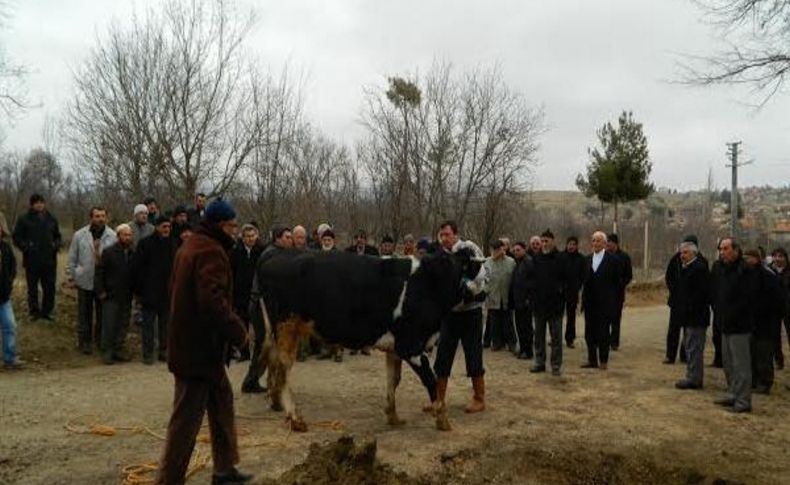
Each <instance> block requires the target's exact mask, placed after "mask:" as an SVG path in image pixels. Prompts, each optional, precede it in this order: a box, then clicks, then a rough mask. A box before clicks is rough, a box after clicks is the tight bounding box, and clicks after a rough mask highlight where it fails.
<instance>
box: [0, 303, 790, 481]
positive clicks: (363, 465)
mask: <svg viewBox="0 0 790 485" xmlns="http://www.w3.org/2000/svg"><path fill="white" fill-rule="evenodd" d="M666 319H667V312H666V308H665V307H662V306H649V307H641V308H629V309H628V310H627V313H626V315H625V318H624V323H623V328H624V331H623V333H624V336H623V342H622V350H620V351H619V352H617V353H614V354H613V356H612V358H611V362H610V369H609V371H607V372H601V371H588V370H582V369H580V368H579V365H580V364H581V363H582V361H583V360H584V352H585V350H584V344H583V340H580V341H579V342H578V345H577V348H576V349H572V350H568V349H564V350H563V351H564V353H565V355H564V357H565V363H564V373H563V376H562V377H560V378H556V377H552V376H550V375H546V374H543V375H532V374H529V373H528V372H527V370H528V368H529V365H530V363H528V362H524V361H518V360H516V359H514V358H513V357H512V356H511V355H509V354H506V353H503V352H497V353H491V352H487V353H486V354H485V364H486V368H487V376H486V379H487V402H488V409H487V410H486V412H484V413H482V414H479V415H474V416H468V415H465V414H464V412H463V407H464V406H465V404H466V402H467V400H468V398H469V395H470V393H471V386H470V383H469V381H468V379H466V378H465V377H464V376H463V362H462V361H457V362H456V367H455V371H456V372H455V375H454V377H453V378H452V379H451V382H450V389H449V409H450V420H451V423H452V425H453V427H454V430H453V431H451V432H446V433H443V432H438V431H436V430H435V429H434V426H433V424H434V423H433V420H432V419H431V418H430V417H429V416H427V415H425V414H423V413H422V412H421V410H420V408H421V406H422V405H423V404H424V403H425V401H426V396H425V393H424V391H423V390H422V389H421V388H420V385H419V382H418V380H417V379H416V377H415V376H413V375H412V374H411V373H408V372H406V373H405V374H404V380H403V383H402V384H401V388H400V390H399V412H400V416H401V418H404V419H406V420H407V423H406V424H405V425H404V426H403V427H400V428H390V427H388V426H387V425H386V424H385V419H384V414H383V412H382V409H383V404H384V390H385V381H384V374H385V369H384V357H383V356H382V355H381V354H376V353H374V355H372V356H370V357H365V356H353V357H352V356H346V360H345V362H343V363H341V364H337V363H334V362H328V361H315V360H311V361H308V362H306V363H303V364H297V366H296V367H295V369H294V373H293V377H294V379H293V382H294V389H295V392H296V396H297V400H298V402H299V404H300V407H301V410H302V412H303V414H304V416H305V418H306V419H307V421H308V422H309V423H311V424H312V426H311V429H310V431H309V432H307V433H304V434H295V433H290V432H289V431H288V430H287V429H286V428H285V426H284V424H283V422H282V417H281V415H280V414H277V413H274V412H272V411H270V410H269V408H268V402H267V401H266V399H265V397H264V396H261V395H242V394H240V393H237V394H236V413H237V414H238V415H239V419H238V422H237V424H238V428H239V433H240V443H241V455H242V463H241V467H242V468H244V469H245V470H249V471H251V472H253V473H255V474H256V475H257V476H258V477H260V481H259V483H262V484H274V483H277V484H286V483H288V484H291V483H304V484H307V483H348V484H356V483H359V484H362V483H371V484H373V483H376V484H380V483H384V484H406V483H409V484H412V483H413V484H438V483H453V484H455V483H457V484H487V483H503V484H504V483H513V484H524V483H547V484H561V483H568V484H571V483H572V484H577V483H578V484H605V483H623V484H626V483H655V484H674V483H689V484H691V483H759V484H764V483H777V484H779V483H790V406H789V405H788V404H790V391H788V389H787V388H786V384H787V383H789V382H790V379H788V376H787V373H786V372H790V371H785V372H779V374H778V383H777V386H776V388H775V391H774V393H773V394H771V395H770V396H756V397H755V398H754V413H752V414H751V415H738V416H734V415H730V414H728V413H726V412H724V411H723V410H722V409H720V408H718V407H717V406H715V405H713V404H712V400H713V399H714V398H715V397H716V394H717V391H719V390H720V389H721V388H722V386H723V375H722V373H721V371H720V370H716V369H706V372H707V374H706V383H705V389H704V390H703V391H685V392H682V391H677V390H675V389H674V388H673V383H674V381H675V380H676V379H678V378H679V377H681V376H682V374H683V368H682V367H680V366H679V365H675V366H667V365H662V364H661V360H662V358H663V346H664V335H665V329H666ZM21 320H22V322H21V323H20V327H21V328H20V333H21V341H22V342H23V343H25V344H26V345H28V346H29V347H28V348H29V350H30V351H29V352H28V353H27V354H26V355H25V356H26V357H28V358H31V357H35V358H36V359H37V362H36V363H34V364H33V365H31V366H30V367H29V368H28V369H27V370H24V371H19V372H0V483H3V484H5V483H23V484H60V483H63V484H71V483H80V484H104V483H107V484H117V483H121V481H122V479H123V474H122V469H123V468H124V467H125V466H128V465H131V464H146V463H151V462H155V461H156V460H157V458H158V456H159V453H160V451H161V449H162V441H161V440H160V439H159V438H157V437H156V436H155V435H160V434H162V433H163V432H164V429H165V426H166V423H167V420H168V417H169V412H170V406H171V399H172V386H173V380H172V377H171V375H170V374H169V373H168V372H167V369H166V367H165V365H163V364H157V365H155V366H153V367H146V366H144V365H143V364H142V363H141V362H139V357H138V359H137V360H136V361H135V362H132V363H129V364H123V365H115V366H112V367H106V366H102V365H99V364H98V363H97V358H96V357H83V356H78V355H75V353H74V351H73V350H72V349H71V348H69V347H70V345H68V344H65V343H63V342H62V341H61V340H63V339H65V338H66V336H65V333H66V332H68V329H64V325H62V324H56V325H55V326H54V327H48V326H45V325H44V324H41V323H32V324H31V323H28V322H26V321H24V317H23V316H22V317H21ZM577 325H578V329H579V331H580V333H582V332H581V331H582V330H583V323H582V322H581V321H580V322H578V324H577ZM66 327H67V326H66ZM47 336H50V338H49V340H45V339H46V338H47ZM580 337H581V336H580ZM33 342H35V343H36V346H35V347H33ZM709 347H710V346H709ZM711 351H712V349H711V348H709V349H708V352H709V353H710V352H711ZM22 352H24V350H22ZM459 354H460V353H459ZM710 360H711V357H710V355H709V356H708V357H707V358H706V361H708V362H710ZM244 371H245V368H244V366H243V365H238V364H234V365H232V366H231V368H230V370H229V374H230V377H231V381H232V382H233V384H234V389H236V390H238V387H239V385H240V383H241V380H242V378H243V375H244ZM67 424H70V426H69V427H70V428H71V430H68V429H66V426H67ZM90 424H103V425H106V426H112V427H114V428H115V432H116V434H114V435H112V436H102V435H98V434H92V433H87V434H84V433H83V432H84V431H87V430H88V426H87V425H90ZM146 429H147V430H148V431H150V432H151V433H148V432H146ZM97 430H101V429H97ZM104 431H109V429H107V428H105V429H104ZM346 435H348V436H353V437H354V439H355V440H356V443H355V444H354V443H349V439H348V438H344V439H343V440H341V441H339V442H338V440H340V439H341V437H343V436H346ZM204 438H205V436H202V437H201V439H204ZM373 443H375V447H374V446H373ZM311 444H312V449H311ZM321 444H323V447H321V446H319V445H321ZM198 449H199V450H200V451H201V453H202V456H206V455H207V453H208V450H209V447H208V445H207V444H205V443H199V444H198ZM338 450H339V451H338ZM374 451H377V457H378V460H379V461H375V460H374V458H373V455H372V453H373V452H374ZM308 453H310V457H309V459H308V460H307V462H306V463H305V464H302V463H303V462H304V461H305V459H306V457H308ZM144 477H145V475H143V478H144ZM209 482H210V467H207V468H204V469H202V470H199V471H198V472H197V473H196V474H195V475H194V476H193V478H192V479H191V480H190V483H195V484H204V483H209Z"/></svg>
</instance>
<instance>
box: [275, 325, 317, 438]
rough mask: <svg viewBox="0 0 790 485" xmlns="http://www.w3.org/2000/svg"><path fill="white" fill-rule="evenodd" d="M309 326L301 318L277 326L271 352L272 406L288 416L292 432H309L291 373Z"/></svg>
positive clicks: (286, 417)
mask: <svg viewBox="0 0 790 485" xmlns="http://www.w3.org/2000/svg"><path fill="white" fill-rule="evenodd" d="M309 329H310V325H309V324H308V323H307V322H304V321H302V320H301V319H299V318H296V317H291V318H289V319H288V320H286V321H285V322H283V323H281V324H279V326H278V327H277V342H276V344H275V346H274V347H273V348H272V349H271V350H270V351H269V352H270V358H269V380H268V383H269V396H270V397H271V400H272V408H273V409H277V408H280V409H284V410H285V414H286V416H285V419H286V420H287V421H288V423H289V425H290V426H291V430H292V431H307V424H306V423H305V422H304V420H303V419H302V417H301V416H300V415H299V411H298V410H297V408H296V401H295V400H294V396H293V392H292V391H291V387H290V382H289V376H290V373H291V368H292V367H293V364H294V362H295V361H296V353H297V349H298V346H299V338H300V335H301V334H303V333H305V332H307V333H309Z"/></svg>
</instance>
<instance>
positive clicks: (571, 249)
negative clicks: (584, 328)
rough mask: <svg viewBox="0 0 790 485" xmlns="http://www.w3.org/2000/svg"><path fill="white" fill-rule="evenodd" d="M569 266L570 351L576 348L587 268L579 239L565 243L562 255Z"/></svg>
mask: <svg viewBox="0 0 790 485" xmlns="http://www.w3.org/2000/svg"><path fill="white" fill-rule="evenodd" d="M562 255H563V257H564V258H565V264H566V266H567V269H566V272H567V278H568V280H567V284H568V286H567V288H566V291H565V316H566V323H565V344H566V345H567V346H568V348H569V349H572V348H574V347H575V346H574V343H573V342H574V341H575V340H576V309H577V307H578V306H579V290H580V289H581V287H582V282H583V281H584V273H585V270H586V268H587V266H586V265H585V261H586V260H585V259H584V255H583V254H582V253H580V252H579V239H578V238H577V237H576V236H571V237H569V238H568V240H567V241H566V243H565V252H564V253H563V254H562Z"/></svg>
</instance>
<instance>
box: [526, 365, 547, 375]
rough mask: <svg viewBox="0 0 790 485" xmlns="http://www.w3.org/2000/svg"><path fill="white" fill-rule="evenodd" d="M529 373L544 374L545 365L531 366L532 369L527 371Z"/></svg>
mask: <svg viewBox="0 0 790 485" xmlns="http://www.w3.org/2000/svg"><path fill="white" fill-rule="evenodd" d="M529 372H530V373H532V374H538V373H540V372H546V366H545V365H536V366H533V367H532V368H531V369H530V370H529Z"/></svg>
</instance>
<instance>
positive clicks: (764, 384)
mask: <svg viewBox="0 0 790 485" xmlns="http://www.w3.org/2000/svg"><path fill="white" fill-rule="evenodd" d="M775 349H776V339H775V338H770V337H769V338H765V337H757V336H752V342H751V351H752V387H754V388H757V389H761V388H762V389H765V390H770V389H771V387H773V385H774V351H775Z"/></svg>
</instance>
